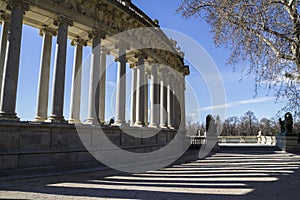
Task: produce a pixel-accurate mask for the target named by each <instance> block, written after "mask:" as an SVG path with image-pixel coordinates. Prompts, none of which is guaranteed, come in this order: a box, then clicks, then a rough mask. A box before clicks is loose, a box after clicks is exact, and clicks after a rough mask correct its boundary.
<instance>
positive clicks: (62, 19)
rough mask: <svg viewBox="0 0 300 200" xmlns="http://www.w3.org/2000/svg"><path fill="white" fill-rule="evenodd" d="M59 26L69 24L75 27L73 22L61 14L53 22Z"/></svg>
mask: <svg viewBox="0 0 300 200" xmlns="http://www.w3.org/2000/svg"><path fill="white" fill-rule="evenodd" d="M59 24H67V25H68V26H73V20H72V19H71V18H69V17H67V16H65V15H62V14H60V15H58V16H57V18H56V20H54V22H53V25H54V26H58V25H59Z"/></svg>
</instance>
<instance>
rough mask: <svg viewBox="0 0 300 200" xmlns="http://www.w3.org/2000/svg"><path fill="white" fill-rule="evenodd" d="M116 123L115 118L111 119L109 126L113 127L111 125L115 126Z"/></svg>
mask: <svg viewBox="0 0 300 200" xmlns="http://www.w3.org/2000/svg"><path fill="white" fill-rule="evenodd" d="M114 123H115V120H114V118H113V117H112V118H110V120H109V123H108V125H109V126H111V125H112V124H114Z"/></svg>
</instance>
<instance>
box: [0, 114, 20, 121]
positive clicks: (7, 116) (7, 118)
mask: <svg viewBox="0 0 300 200" xmlns="http://www.w3.org/2000/svg"><path fill="white" fill-rule="evenodd" d="M0 120H5V121H20V118H19V117H17V114H16V113H5V112H1V113H0Z"/></svg>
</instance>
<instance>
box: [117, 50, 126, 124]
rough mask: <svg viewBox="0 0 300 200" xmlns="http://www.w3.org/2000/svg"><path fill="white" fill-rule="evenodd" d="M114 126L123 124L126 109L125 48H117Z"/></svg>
mask: <svg viewBox="0 0 300 200" xmlns="http://www.w3.org/2000/svg"><path fill="white" fill-rule="evenodd" d="M118 62H119V63H118V77H117V95H116V121H115V124H114V125H115V126H122V125H124V124H125V109H126V48H125V46H124V45H122V44H121V45H120V47H119V57H118Z"/></svg>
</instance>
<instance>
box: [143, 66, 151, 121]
mask: <svg viewBox="0 0 300 200" xmlns="http://www.w3.org/2000/svg"><path fill="white" fill-rule="evenodd" d="M149 73H150V72H149V71H147V70H145V76H144V78H145V81H144V89H145V93H144V97H145V101H144V105H145V108H144V112H145V113H144V114H145V119H144V122H145V125H146V126H148V125H149V124H148V123H149V122H148V120H149V118H148V90H149V89H148V85H149V84H148V76H149Z"/></svg>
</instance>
